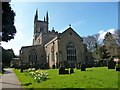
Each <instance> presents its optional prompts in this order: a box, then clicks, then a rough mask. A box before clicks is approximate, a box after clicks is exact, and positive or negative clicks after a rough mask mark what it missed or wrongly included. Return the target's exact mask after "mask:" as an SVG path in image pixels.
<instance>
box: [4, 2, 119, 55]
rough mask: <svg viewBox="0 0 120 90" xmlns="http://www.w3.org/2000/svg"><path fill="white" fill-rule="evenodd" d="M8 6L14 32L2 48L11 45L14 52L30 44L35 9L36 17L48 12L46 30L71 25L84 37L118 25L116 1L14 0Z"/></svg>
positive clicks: (112, 30)
mask: <svg viewBox="0 0 120 90" xmlns="http://www.w3.org/2000/svg"><path fill="white" fill-rule="evenodd" d="M10 4H11V7H12V9H13V10H14V12H15V13H16V16H15V27H16V30H17V33H16V35H15V37H14V39H12V40H10V41H9V42H8V43H6V42H2V46H3V47H4V48H5V49H11V48H12V49H13V50H14V53H15V54H16V55H19V50H20V49H21V47H22V46H29V45H32V40H33V31H34V27H33V25H34V15H35V12H36V9H38V19H39V20H43V18H44V16H45V15H46V12H47V11H48V14H49V30H52V27H54V29H55V30H56V31H58V32H63V31H64V30H66V29H67V28H68V27H69V24H71V27H72V28H73V29H74V30H75V31H76V32H77V33H78V34H79V35H80V36H81V37H85V36H88V35H93V34H97V33H99V34H100V35H101V36H100V38H104V35H105V33H106V32H108V31H110V32H114V30H116V29H118V2H14V1H12V2H11V3H10Z"/></svg>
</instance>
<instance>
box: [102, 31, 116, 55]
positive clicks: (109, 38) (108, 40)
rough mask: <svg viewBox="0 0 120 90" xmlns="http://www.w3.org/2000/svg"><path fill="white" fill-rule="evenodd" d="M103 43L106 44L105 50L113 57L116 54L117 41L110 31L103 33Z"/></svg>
mask: <svg viewBox="0 0 120 90" xmlns="http://www.w3.org/2000/svg"><path fill="white" fill-rule="evenodd" d="M103 43H104V45H105V46H106V49H107V52H108V53H109V54H110V56H111V57H115V56H116V54H117V51H118V50H117V48H118V45H117V42H116V40H115V37H114V35H113V34H111V33H110V32H107V33H106V35H105V39H104V40H103Z"/></svg>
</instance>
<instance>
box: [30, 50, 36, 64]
mask: <svg viewBox="0 0 120 90" xmlns="http://www.w3.org/2000/svg"><path fill="white" fill-rule="evenodd" d="M36 61H37V54H36V52H35V50H31V51H30V52H29V62H30V63H31V64H36Z"/></svg>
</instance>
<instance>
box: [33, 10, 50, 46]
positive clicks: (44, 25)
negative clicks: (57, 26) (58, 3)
mask: <svg viewBox="0 0 120 90" xmlns="http://www.w3.org/2000/svg"><path fill="white" fill-rule="evenodd" d="M48 20H49V17H48V12H47V13H46V17H44V20H43V21H42V20H38V10H36V14H35V16H34V35H33V45H35V43H36V40H37V38H38V37H40V36H41V37H42V35H44V34H45V33H48V24H49V21H48Z"/></svg>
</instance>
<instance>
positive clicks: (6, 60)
mask: <svg viewBox="0 0 120 90" xmlns="http://www.w3.org/2000/svg"><path fill="white" fill-rule="evenodd" d="M14 56H15V54H14V52H13V50H12V49H7V50H5V49H4V48H2V64H3V66H9V65H10V62H11V61H12V60H13V57H14Z"/></svg>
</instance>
